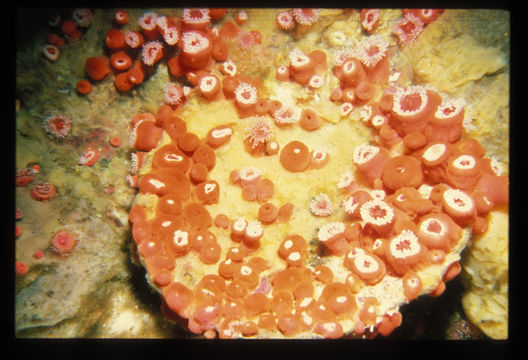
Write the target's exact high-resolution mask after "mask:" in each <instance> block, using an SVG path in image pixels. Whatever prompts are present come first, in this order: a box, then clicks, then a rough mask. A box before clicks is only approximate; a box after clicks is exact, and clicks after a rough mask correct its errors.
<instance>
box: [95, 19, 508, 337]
mask: <svg viewBox="0 0 528 360" xmlns="http://www.w3.org/2000/svg"><path fill="white" fill-rule="evenodd" d="M225 14H226V12H225V11H223V9H214V10H213V9H212V10H208V9H202V10H186V11H185V12H184V15H183V18H182V19H170V20H171V21H174V23H175V24H178V25H177V26H179V27H181V29H180V28H178V30H179V31H181V33H179V37H180V41H179V42H178V45H177V46H178V47H179V49H180V52H179V55H176V56H174V57H172V58H170V59H169V60H168V63H167V66H168V71H169V73H170V74H171V75H172V76H174V77H176V78H178V79H179V80H181V81H182V82H183V83H185V81H186V80H187V81H189V82H190V83H191V85H193V87H192V90H190V91H187V92H186V91H184V94H185V96H187V97H189V98H192V97H198V98H199V99H200V101H199V104H200V106H203V107H207V106H216V105H215V104H216V103H217V102H218V101H224V102H225V104H226V105H225V106H231V107H232V108H233V111H234V113H235V114H237V115H238V119H234V120H233V119H230V122H229V123H228V122H227V121H226V123H225V124H223V125H218V124H217V123H216V125H214V126H213V125H211V126H210V127H209V128H207V129H203V130H205V132H204V134H207V135H205V136H199V135H197V134H196V133H194V132H192V131H190V130H189V128H191V126H189V127H188V126H187V125H190V124H191V123H192V121H193V119H190V118H185V116H184V115H183V114H184V112H183V110H182V108H183V109H185V106H188V105H187V104H183V103H182V104H180V105H178V106H177V107H171V106H169V105H167V104H164V105H162V107H161V108H160V110H159V111H158V113H157V114H152V113H142V114H137V115H136V116H135V117H134V118H133V119H132V121H131V137H130V138H131V145H132V146H133V147H134V148H135V150H136V152H135V153H134V155H133V157H132V159H133V161H132V162H133V172H132V173H131V175H130V176H131V177H130V179H132V180H130V183H131V185H133V186H134V187H136V188H137V189H138V192H139V193H138V197H137V199H136V201H135V202H134V205H133V206H132V208H131V210H130V217H129V221H130V224H131V227H132V237H133V241H132V247H133V250H134V254H135V255H136V257H135V258H136V259H137V260H139V262H140V263H141V264H142V265H143V266H144V267H145V268H146V270H147V279H148V281H149V283H150V284H151V285H152V286H153V287H154V288H155V289H156V290H157V291H158V292H159V293H160V294H161V298H162V311H163V314H164V315H165V316H166V317H167V318H168V319H170V320H172V321H175V322H178V323H179V324H181V325H182V326H184V327H185V328H186V329H188V330H189V331H190V332H192V333H195V334H202V335H203V336H204V337H206V338H214V337H220V338H241V337H324V338H338V337H341V336H343V335H345V334H350V335H353V336H356V337H368V338H372V337H374V336H376V335H377V334H380V335H383V336H387V335H389V334H390V333H391V332H392V331H393V330H394V329H395V328H396V327H398V326H399V325H400V324H401V322H402V316H401V314H400V312H399V307H400V306H401V305H403V304H405V303H407V302H410V301H411V300H413V299H415V298H416V297H418V296H420V295H423V294H430V295H432V296H438V295H439V294H441V293H442V291H443V290H444V289H445V282H446V281H448V280H451V279H452V278H453V277H454V276H456V275H457V274H458V272H459V271H460V265H459V264H458V261H459V259H460V252H461V251H462V250H463V248H464V247H465V245H466V243H467V241H468V236H467V235H468V233H467V232H468V231H471V228H472V227H473V229H474V231H475V232H477V233H478V232H480V233H482V232H483V231H485V229H486V227H487V214H488V213H489V212H490V211H492V210H494V209H497V208H500V207H504V206H507V205H508V176H507V175H503V174H502V173H501V171H500V169H499V167H498V166H497V165H496V162H495V160H494V159H492V158H490V157H486V156H485V152H484V149H483V147H482V146H481V145H480V144H479V143H478V142H477V141H475V140H472V139H469V138H467V137H466V135H465V133H464V130H463V127H462V120H463V114H464V103H463V101H461V100H458V99H451V98H448V97H447V96H446V95H444V94H440V93H438V92H436V91H435V90H433V89H432V88H429V87H423V86H419V85H409V86H406V87H399V86H393V85H389V73H390V71H389V51H388V40H387V39H384V38H383V37H381V36H380V35H376V34H374V35H368V36H366V37H365V38H364V39H365V40H362V41H360V42H359V43H358V45H357V46H358V47H357V49H355V51H350V52H347V51H344V52H341V53H339V54H336V55H335V56H334V58H333V63H330V61H329V62H328V63H327V58H328V56H327V54H326V52H325V51H323V50H320V49H312V50H311V51H308V52H306V53H305V52H302V51H300V50H298V49H295V50H293V51H292V52H291V53H290V54H289V63H287V64H277V66H276V67H275V68H276V69H277V72H276V74H275V72H274V73H273V78H274V80H277V81H278V82H292V83H295V86H300V87H306V89H310V91H317V89H318V87H319V83H318V82H319V81H322V80H321V79H323V78H324V77H325V76H326V77H328V76H335V78H336V83H338V84H339V85H338V88H336V89H334V90H333V91H332V93H331V94H330V93H329V94H330V95H329V96H330V97H331V100H332V101H333V102H334V103H335V106H336V107H340V108H341V113H342V115H343V116H346V115H347V114H348V113H349V112H350V111H352V108H353V107H362V109H363V111H362V115H361V116H362V120H364V122H365V124H366V126H367V127H368V128H369V129H370V130H369V131H371V135H372V141H371V142H369V143H366V142H365V143H363V144H360V145H357V146H355V147H354V148H352V149H350V151H347V152H346V154H347V155H346V156H347V158H346V159H345V160H344V161H343V164H348V165H345V166H344V168H343V169H342V170H343V173H345V175H344V176H343V178H342V179H341V181H340V182H339V185H338V188H339V189H340V191H342V194H344V196H345V200H344V201H343V205H342V209H343V210H344V213H345V214H344V216H343V218H342V219H341V221H335V220H334V221H330V220H328V221H326V222H325V221H324V220H325V216H329V215H331V214H332V212H333V210H334V209H333V208H332V204H331V199H330V197H329V196H328V195H327V194H323V193H321V194H319V195H317V194H313V195H314V198H313V201H312V203H311V205H310V206H311V207H312V208H311V213H307V215H306V218H305V219H303V220H304V223H305V225H306V226H314V225H311V224H312V223H313V222H314V221H315V219H316V218H317V221H322V222H321V223H320V224H321V225H320V226H318V227H317V228H315V227H314V234H315V235H314V238H312V239H307V238H305V237H303V236H301V235H299V234H294V233H289V232H288V231H289V230H288V229H289V222H291V221H293V220H292V219H293V218H295V217H296V216H299V215H298V214H299V213H298V211H297V208H298V207H300V206H304V207H307V204H299V202H298V201H297V199H296V198H295V195H294V194H292V195H290V196H291V198H289V199H286V201H283V203H280V202H279V198H278V197H277V196H276V194H277V193H278V192H280V190H281V189H280V187H281V184H282V183H283V182H281V181H279V178H280V177H281V176H282V175H283V174H286V175H287V176H289V178H290V179H295V176H297V179H306V178H308V179H309V178H310V177H318V176H320V175H319V174H320V172H321V171H324V170H323V169H324V168H325V167H326V166H328V165H329V164H331V163H332V161H337V160H334V159H335V157H334V154H331V153H330V152H327V151H326V150H321V149H317V148H313V146H311V145H310V144H311V143H310V142H309V141H308V140H306V139H308V136H307V137H306V139H303V137H302V136H301V137H297V138H291V139H289V140H288V141H282V140H281V141H278V140H277V138H278V137H275V136H274V134H273V132H281V131H284V132H287V131H290V129H292V128H297V127H298V128H300V129H302V130H303V131H304V133H303V134H313V133H317V132H320V135H319V136H324V135H323V134H325V133H324V132H323V131H322V129H325V128H328V127H331V126H334V124H331V123H330V122H327V121H326V120H325V118H324V117H323V116H321V114H320V113H318V109H317V108H313V109H310V108H305V109H300V108H295V107H290V106H286V105H283V104H282V103H281V102H280V101H278V100H277V99H271V98H267V94H269V92H268V91H267V90H268V89H266V86H265V85H264V83H263V82H262V81H261V79H258V78H252V77H249V76H247V75H245V74H240V73H237V71H236V64H235V63H233V62H231V61H229V63H228V64H226V65H225V66H223V67H220V71H216V69H217V67H215V66H214V64H215V61H224V60H226V59H228V57H227V56H228V54H229V51H230V50H231V49H230V48H228V47H227V46H226V44H232V42H228V41H227V40H228V39H233V38H235V37H236V36H237V34H238V33H239V27H244V26H247V24H250V21H247V23H246V21H245V16H246V14H245V13H243V14H240V13H239V14H238V18H237V20H236V21H235V22H236V23H237V24H238V25H237V24H235V22H233V21H226V22H224V24H223V26H221V28H220V30H217V28H215V29H212V24H211V21H212V20H213V21H216V20H217V19H219V18H222V17H223V16H224V15H225ZM438 14H439V13H438ZM438 14H437V15H438ZM242 15H243V16H242ZM155 16H156V15H155V14H153V13H146V14H145V15H144V16H143V17H142V18H141V24H142V30H141V31H142V33H143V35H144V36H145V37H146V38H148V39H149V41H151V42H152V41H158V40H156V39H157V38H159V37H160V36H161V35H160V34H161V33H160V32H159V31H158V32H156V26H152V24H151V23H153V22H155V19H154V17H155ZM233 16H235V15H233ZM241 16H242V18H243V19H244V21H241ZM317 19H318V12H317V11H316V10H313V9H312V10H310V9H294V10H292V11H284V12H280V13H277V18H276V22H277V26H278V28H279V29H281V31H282V30H288V31H289V30H290V29H293V28H294V27H296V26H298V27H301V28H303V29H305V28H306V27H309V26H313V24H314V23H315V22H316V21H317ZM250 20H251V19H250ZM361 20H362V27H363V29H364V31H365V32H367V33H368V34H370V33H372V32H376V28H377V26H378V23H379V11H375V10H372V9H365V11H362V12H361ZM164 21H167V20H164ZM158 23H160V22H158ZM161 23H162V24H163V23H164V22H163V21H162V22H161ZM158 30H160V29H158ZM224 40H225V43H224V42H222V41H224ZM262 41H264V39H262ZM220 42H221V43H220ZM106 44H107V46H108V47H109V48H111V49H117V48H121V45H122V41H121V35H120V34H119V33H118V32H115V31H113V32H109V33H108V36H107V40H106ZM230 46H231V45H230ZM165 50H167V45H166V44H162V45H161V47H160V50H159V52H156V51H157V50H156V51H154V50H153V52H152V54H151V55H152V56H155V59H154V60H152V62H151V63H150V64H147V65H148V66H152V65H153V63H154V62H156V61H158V60H159V59H161V58H163V57H164V56H165V54H167V53H169V52H165ZM156 56H157V57H156ZM110 64H111V66H112V67H113V68H114V69H117V70H121V67H122V70H124V69H125V65H126V66H130V61H129V60H128V59H127V57H126V56H124V52H123V51H122V50H121V51H120V52H115V53H114V55H113V56H112V59H111V60H110V61H108V59H106V58H102V57H94V58H91V59H89V61H88V62H87V64H86V71H87V73H88V75H89V76H90V77H91V78H92V79H94V80H100V79H102V78H104V77H105V76H106V74H107V73H108V72H110V69H109V66H110ZM275 76H276V79H275ZM314 77H315V78H314ZM191 80H192V81H191ZM123 84H124V85H120V88H121V87H123V86H125V85H126V83H125V82H123ZM194 88H196V89H194ZM297 110H299V111H297ZM265 118H273V119H274V121H275V125H276V126H273V124H272V123H271V122H269V123H268V122H266V121H265V120H264V119H265ZM252 119H253V120H255V121H254V122H253V123H251V120H252ZM237 121H238V122H239V124H241V123H242V122H245V124H250V123H251V124H252V125H251V126H250V127H249V129H248V130H247V136H246V137H244V138H243V139H242V140H240V137H237V136H235V133H236V132H237V131H240V130H241V129H243V127H241V126H239V125H238V124H236V125H233V124H234V123H236V122H237ZM343 121H344V120H343ZM349 136H350V137H354V134H353V133H351V134H349ZM281 139H284V137H282V138H281ZM236 141H240V142H242V144H241V145H240V144H237V143H235V142H236ZM234 146H241V147H240V149H241V151H246V152H248V153H249V155H250V156H251V158H253V159H258V158H263V157H264V158H266V159H269V161H270V162H273V164H277V165H278V166H277V167H276V168H274V169H278V170H276V171H277V172H282V173H283V174H280V173H270V172H266V173H267V174H271V175H268V177H265V176H263V173H264V172H265V171H264V170H266V169H261V168H258V167H257V166H250V165H252V164H248V166H246V167H244V168H242V169H237V168H235V166H233V168H232V169H228V174H229V175H228V176H226V178H214V176H213V174H216V172H215V170H216V167H217V166H219V165H218V164H219V160H221V165H220V166H222V167H225V166H226V164H227V166H228V165H229V164H230V162H229V161H230V159H225V158H222V157H223V156H224V154H225V153H226V152H225V151H226V149H229V148H230V147H234ZM398 149H399V150H398ZM341 156H342V155H341ZM145 164H147V166H145ZM142 165H143V168H142ZM229 171H231V172H230V173H229ZM274 171H275V170H274ZM134 179H135V180H134ZM236 186H238V187H240V197H238V198H232V197H231V198H227V196H226V191H225V190H226V189H227V188H230V187H236ZM315 195H317V196H315ZM145 199H148V201H147V200H145ZM281 200H284V199H281ZM225 202H229V203H230V204H232V207H233V208H236V207H237V204H241V203H244V204H251V203H253V204H255V203H256V207H255V208H254V209H255V211H254V212H253V213H247V214H245V215H244V216H242V217H241V216H239V217H230V216H229V214H227V213H223V212H218V211H217V210H215V209H216V206H218V204H222V203H225ZM279 226H283V229H285V230H283V235H282V236H279V237H278V238H273V239H270V238H269V236H267V234H266V233H267V231H268V229H270V228H271V227H279ZM468 229H469V230H468ZM431 273H434V274H433V276H431ZM424 274H427V275H424ZM426 276H427V277H426ZM403 321H404V319H403Z"/></svg>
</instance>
